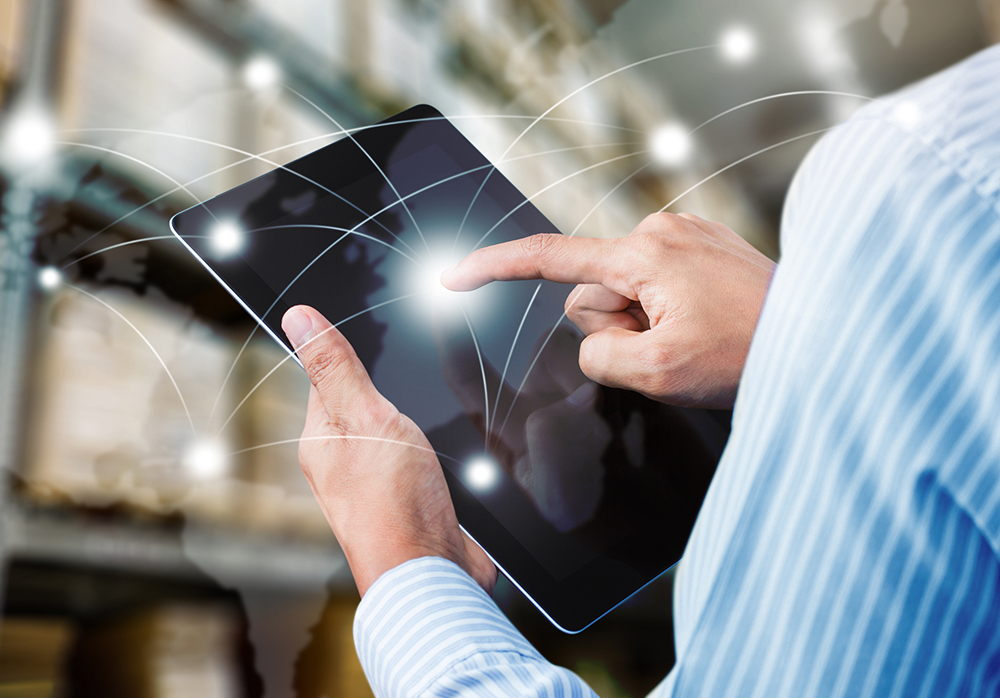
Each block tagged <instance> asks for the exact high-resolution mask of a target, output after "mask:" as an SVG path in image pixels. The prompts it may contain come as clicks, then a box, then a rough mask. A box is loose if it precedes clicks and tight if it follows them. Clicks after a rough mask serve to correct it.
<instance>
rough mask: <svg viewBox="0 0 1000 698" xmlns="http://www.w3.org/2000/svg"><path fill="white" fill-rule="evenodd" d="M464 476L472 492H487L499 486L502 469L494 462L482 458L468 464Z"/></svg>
mask: <svg viewBox="0 0 1000 698" xmlns="http://www.w3.org/2000/svg"><path fill="white" fill-rule="evenodd" d="M463 476H464V477H463V479H464V480H465V484H466V485H468V487H469V489H470V490H472V491H473V492H486V491H488V490H491V489H493V487H494V485H496V484H497V481H498V480H499V479H500V469H499V467H498V466H497V464H496V463H494V462H493V461H492V460H490V459H489V458H486V457H485V456H481V457H479V458H476V459H474V460H471V461H469V462H468V463H466V465H465V471H464V473H463Z"/></svg>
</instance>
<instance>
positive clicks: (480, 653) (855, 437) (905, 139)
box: [355, 48, 1000, 698]
mask: <svg viewBox="0 0 1000 698" xmlns="http://www.w3.org/2000/svg"><path fill="white" fill-rule="evenodd" d="M674 607H675V608H674V617H675V628H674V632H675V644H676V655H677V663H676V665H675V667H674V669H673V670H672V671H671V672H670V674H669V675H668V676H667V677H666V679H665V680H664V681H663V683H661V684H660V686H659V687H657V689H656V690H655V691H654V692H653V694H652V695H654V696H712V697H713V698H732V697H735V696H740V697H743V696H761V697H766V698H775V697H782V696H796V697H798V696H817V695H821V696H850V697H851V698H856V697H858V696H862V697H863V696H879V697H880V698H881V697H892V696H913V697H917V698H919V697H928V698H931V697H932V698H947V697H950V696H956V697H957V696H962V697H965V696H995V695H1000V48H993V49H990V50H988V51H985V52H983V53H980V54H978V55H977V56H974V57H972V58H971V59H969V60H967V61H965V62H964V63H962V64H960V65H958V66H956V67H954V68H952V69H950V70H948V71H946V72H944V73H942V74H940V75H937V76H934V77H932V78H930V79H928V80H926V81H924V82H923V83H921V84H919V85H916V86H914V87H911V88H909V89H907V90H904V91H903V92H901V93H899V94H896V95H893V96H892V97H889V98H886V99H884V100H880V101H879V102H877V103H875V104H873V105H871V106H869V107H867V108H865V109H864V110H862V111H860V112H859V113H858V114H856V115H855V116H854V117H852V118H851V119H850V120H849V121H848V122H846V123H845V124H843V125H841V126H839V127H838V128H837V129H835V130H834V131H833V132H831V133H830V134H828V135H827V136H826V137H825V138H824V139H823V140H822V141H821V142H820V143H819V144H818V145H817V146H816V147H815V148H814V149H813V151H812V152H811V153H810V155H809V157H808V158H807V160H806V162H805V163H804V164H803V166H802V167H801V168H800V171H799V173H798V174H797V175H796V178H795V181H794V182H793V185H792V188H791V190H790V192H789V198H788V201H787V204H786V208H785V216H784V220H783V222H782V262H781V265H780V268H779V269H778V271H777V273H776V275H775V277H774V280H773V282H772V286H771V289H770V292H769V295H768V298H767V302H766V304H765V307H764V311H763V313H762V315H761V318H760V322H759V324H758V326H757V331H756V334H755V336H754V340H753V344H752V347H751V350H750V355H749V357H748V359H747V364H746V368H745V371H744V374H743V379H742V382H741V385H740V390H739V395H738V398H737V403H736V408H735V412H734V417H733V432H732V436H731V438H730V442H729V445H728V446H727V448H726V451H725V453H724V455H723V458H722V461H721V462H720V464H719V468H718V470H717V473H716V475H715V478H714V480H713V481H712V485H711V487H710V489H709V492H708V495H707V498H706V500H705V503H704V506H703V508H702V510H701V513H700V514H699V517H698V521H697V523H696V524H695V529H694V531H693V533H692V535H691V539H690V541H689V543H688V546H687V549H686V551H685V555H684V559H683V561H682V562H681V564H680V568H679V571H678V576H677V584H676V588H675V596H674ZM355 640H356V644H357V649H358V653H359V655H360V657H361V660H362V663H363V665H364V667H365V671H366V672H367V674H368V677H369V679H370V681H371V684H372V686H373V688H374V690H375V692H376V694H377V695H379V696H425V695H433V696H456V695H468V696H473V695H474V696H494V695H495V696H585V695H586V696H589V695H592V694H591V692H590V689H589V688H588V687H587V686H586V685H585V684H584V683H583V682H582V681H581V680H580V679H579V678H577V677H576V676H574V675H573V674H572V673H571V672H569V671H567V670H565V669H562V668H560V667H556V666H553V665H551V664H549V663H547V662H546V661H545V660H544V659H543V658H542V657H541V656H540V655H539V654H538V653H537V652H536V651H535V650H534V649H533V648H532V647H531V646H530V645H529V644H528V643H527V642H526V641H525V640H524V638H523V637H522V636H521V635H520V634H519V633H518V632H517V630H516V629H515V628H514V627H513V626H512V625H511V624H510V623H509V622H508V621H507V619H506V618H505V617H504V616H503V614H502V613H501V612H500V611H499V610H498V609H497V607H496V606H495V605H494V604H493V603H492V601H491V600H490V599H489V597H487V595H486V594H485V593H483V591H482V590H481V589H479V587H478V586H476V584H475V583H474V582H473V581H472V580H471V579H470V578H469V577H468V576H466V575H465V574H464V573H463V572H461V570H459V569H458V568H457V567H456V566H455V565H453V564H451V563H448V562H445V561H443V560H439V559H433V558H424V559H421V560H413V561H410V562H408V563H405V564H403V565H401V566H400V567H397V568H396V569H394V570H392V571H390V572H388V573H387V574H385V575H383V577H382V578H381V579H379V580H378V582H377V583H376V584H375V585H374V586H373V587H372V588H371V589H370V590H369V592H368V594H367V595H366V596H365V598H364V600H363V601H362V603H361V606H360V607H359V609H358V613H357V616H356V619H355Z"/></svg>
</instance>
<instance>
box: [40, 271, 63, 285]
mask: <svg viewBox="0 0 1000 698" xmlns="http://www.w3.org/2000/svg"><path fill="white" fill-rule="evenodd" d="M38 283H39V284H40V285H41V287H42V288H44V289H45V290H46V291H52V290H55V289H56V288H58V287H59V284H61V283H62V272H61V271H59V270H58V269H56V268H55V267H42V268H41V269H40V270H39V271H38Z"/></svg>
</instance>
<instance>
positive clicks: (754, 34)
mask: <svg viewBox="0 0 1000 698" xmlns="http://www.w3.org/2000/svg"><path fill="white" fill-rule="evenodd" d="M998 38H1000V0H948V2H942V1H941V0H801V1H799V0H761V1H759V2H755V3H752V4H751V3H745V2H741V1H740V0H0V118H2V121H0V216H2V218H0V466H2V471H0V475H2V479H0V526H2V533H0V596H2V600H3V616H2V619H0V698H10V697H13V696H19V697H25V698H27V697H29V696H30V697H35V696H52V695H59V696H97V695H99V696H104V697H116V696H138V697H143V696H149V697H153V696H156V697H166V696H169V697H173V696H205V697H215V696H218V697H229V696H232V697H243V696H247V697H251V696H252V697H255V698H256V697H260V696H266V697H267V698H285V697H294V698H319V697H321V696H329V697H330V698H334V697H352V696H366V695H370V690H369V689H368V686H367V683H366V681H365V679H364V675H363V674H362V672H361V668H360V666H359V665H358V662H357V659H356V656H355V654H354V648H353V642H352V636H351V622H352V618H353V612H354V608H355V607H356V605H357V602H358V598H357V593H356V591H355V589H354V587H353V583H352V581H351V579H350V575H349V573H348V570H347V568H346V564H345V562H344V559H343V556H342V554H341V553H340V551H339V549H338V547H337V544H336V541H335V540H334V539H333V537H332V535H331V534H330V532H329V530H328V528H327V525H326V522H325V521H324V519H323V516H322V514H321V513H320V510H319V508H318V506H317V505H316V504H315V502H314V501H313V498H312V495H311V494H310V492H309V489H308V486H307V485H306V482H305V480H304V479H303V477H302V475H301V472H300V470H299V467H298V462H297V456H296V450H297V446H296V444H295V439H296V438H297V437H298V435H299V433H300V432H301V428H302V423H303V417H304V408H305V395H306V389H307V384H306V380H305V377H304V375H303V374H302V372H301V370H300V369H298V368H297V367H295V366H293V365H291V363H290V362H286V363H285V364H283V365H281V366H280V367H278V368H277V369H276V370H275V367H276V366H278V364H279V362H280V361H281V359H282V358H283V356H284V355H283V354H282V352H281V351H280V350H279V349H278V348H277V347H276V346H272V344H273V342H271V341H270V340H268V339H266V338H260V341H257V340H256V339H255V340H254V341H251V342H249V343H248V344H247V345H246V346H245V347H244V342H245V340H246V338H247V336H248V334H249V333H250V331H251V329H252V325H251V323H250V322H248V318H247V316H246V314H245V313H244V312H243V311H242V309H241V308H240V307H239V306H238V305H236V303H235V302H234V301H232V300H231V299H230V298H229V297H228V295H226V293H225V292H224V291H223V290H222V289H221V288H220V287H218V285H217V284H216V283H215V282H214V281H213V280H212V279H211V278H210V277H209V276H208V275H207V273H206V272H204V271H203V270H202V269H201V267H200V266H198V265H197V264H196V263H195V262H194V260H193V259H192V258H190V257H189V255H188V254H187V253H186V252H185V251H184V250H182V249H181V247H180V245H179V244H178V243H177V242H175V241H174V240H173V239H171V238H170V235H169V229H168V226H167V221H168V220H169V218H170V216H171V215H172V214H174V213H176V212H178V211H180V210H182V209H184V208H187V207H188V206H190V205H191V204H192V203H193V202H197V201H199V200H202V199H204V198H208V197H210V196H213V195H215V194H217V193H219V192H221V191H224V190H226V189H228V188H230V187H232V186H234V185H236V184H238V183H240V182H243V181H245V180H247V179H249V178H251V177H253V176H255V175H257V174H260V173H262V172H265V171H267V170H268V169H270V168H272V167H273V166H274V165H275V164H280V163H284V162H287V161H288V160H291V159H293V158H295V157H297V156H299V155H301V154H304V153H306V152H309V151H311V150H314V149H316V148H318V147H320V146H321V145H323V144H325V143H327V142H330V141H331V140H334V139H336V138H337V137H338V132H339V130H340V128H341V126H343V127H347V128H351V127H357V126H362V125H365V124H368V123H371V122H373V121H376V120H378V119H381V118H383V117H384V116H387V115H389V114H391V113H394V112H396V111H399V110H400V109H403V108H406V107H409V106H412V105H413V104H416V103H421V102H427V103H430V104H433V105H434V106H436V107H437V108H439V109H440V110H441V111H442V112H444V113H445V114H446V115H448V116H450V117H452V118H453V119H454V121H455V123H456V125H457V126H458V127H459V128H460V129H461V130H462V131H463V132H465V133H466V135H468V137H469V138H470V139H471V140H472V141H473V142H474V143H475V144H476V145H478V146H479V147H480V148H481V149H482V150H483V151H484V152H485V153H486V155H487V156H488V157H490V158H491V159H493V160H494V161H495V162H498V163H499V165H500V168H501V170H502V171H503V172H504V173H505V174H507V176H508V177H509V178H510V179H511V180H512V181H513V182H514V183H515V184H516V185H517V186H518V187H519V188H520V189H521V190H522V191H524V192H525V193H526V194H528V195H529V196H532V195H536V194H537V196H536V198H534V201H535V203H536V204H537V205H538V206H539V208H540V209H541V210H542V211H543V212H544V213H545V214H546V215H547V216H548V217H549V218H550V219H551V220H552V221H553V222H555V223H556V224H557V225H558V226H559V227H560V228H561V229H562V230H563V231H565V232H570V231H576V230H579V233H578V234H582V235H591V236H605V237H612V236H621V235H626V234H628V232H629V231H630V230H632V228H633V227H634V226H635V225H636V224H637V223H638V222H639V221H640V220H641V219H642V218H643V217H644V216H645V215H646V214H648V213H650V212H653V211H656V210H660V209H661V208H664V207H667V209H668V210H672V211H677V212H679V211H691V212H694V213H698V214H700V215H703V216H705V217H708V218H711V219H714V220H720V221H722V222H724V223H726V224H727V225H729V226H730V227H732V228H733V229H735V230H736V231H737V232H739V233H741V234H742V235H744V236H745V237H746V238H747V239H748V240H750V241H751V242H752V243H753V244H754V245H756V246H758V247H759V248H760V249H762V250H763V251H765V252H766V253H768V254H770V255H772V256H774V257H776V258H777V256H778V254H779V247H778V223H779V220H780V214H781V206H782V202H783V199H784V194H785V191H786V189H787V186H788V183H789V181H790V179H791V177H792V175H793V173H794V171H795V169H796V167H797V165H798V163H799V162H800V161H801V159H802V158H803V157H804V155H805V153H806V152H807V151H808V149H809V147H810V146H811V145H812V144H813V143H814V142H815V141H816V139H817V138H818V137H819V136H820V134H821V132H822V131H823V130H825V129H828V128H830V127H831V126H833V125H835V124H836V123H838V122H839V121H841V120H843V119H844V118H846V117H847V116H849V115H850V114H851V113H852V112H853V111H854V110H855V109H857V108H858V107H860V106H862V105H863V104H865V103H866V101H868V100H869V99H871V98H874V97H876V96H877V95H879V94H881V93H884V92H887V91H890V90H892V89H895V88H897V87H900V86H902V85H904V84H906V83H907V82H910V81H913V80H916V79H919V78H921V77H923V76H925V75H928V74H930V73H932V72H935V71H937V70H939V69H941V68H944V67H946V66H948V65H950V64H952V63H954V62H956V61H958V60H960V59H962V58H963V57H965V56H968V55H970V54H972V53H974V52H975V51H977V50H979V49H980V48H982V47H984V46H986V45H987V44H989V43H990V42H991V41H994V40H997V39H998ZM685 49H693V50H690V51H686V52H683V53H676V52H679V51H682V50H685ZM667 54H674V55H667ZM540 115H544V116H545V118H544V119H542V120H541V121H539V122H538V123H537V125H535V126H533V127H532V128H530V129H529V130H528V131H526V132H525V131H524V129H525V128H526V127H528V126H529V125H530V124H532V122H533V120H534V119H535V117H538V116H540ZM519 136H523V137H520V138H519ZM515 141H516V145H515V147H513V148H510V147H509V146H511V144H512V143H514V142H515ZM272 371H273V373H272ZM181 396H182V397H183V400H182V399H181ZM670 594H671V578H670V576H669V575H665V576H664V577H663V578H661V580H659V581H658V582H657V583H655V584H653V585H652V586H650V587H648V588H647V589H646V590H644V591H643V592H642V594H640V595H639V596H638V597H637V598H635V599H633V600H632V601H630V602H629V603H628V604H627V605H626V606H625V607H623V608H620V609H618V610H617V611H615V612H614V613H612V614H611V615H609V616H608V617H606V618H605V619H603V620H602V621H600V622H599V623H598V624H597V625H595V626H594V627H593V628H592V629H590V630H588V631H587V632H585V633H583V634H582V635H579V636H563V635H561V634H559V633H558V632H556V631H555V630H553V629H551V628H550V627H549V626H548V625H547V623H546V621H544V619H542V618H541V616H539V615H538V614H537V612H535V611H534V610H533V609H532V608H531V607H530V606H529V605H528V604H527V603H526V602H524V600H523V599H521V598H520V597H519V596H518V595H517V593H516V592H515V591H513V590H512V589H511V588H510V587H509V586H505V585H501V586H500V587H499V588H498V591H497V600H498V603H500V605H501V607H502V608H503V609H504V610H505V611H506V612H507V613H508V615H509V616H510V617H511V618H512V619H513V620H514V621H515V623H517V624H518V626H519V627H521V628H522V629H523V631H524V632H525V634H526V635H527V636H528V637H529V639H531V640H532V641H533V642H535V643H536V645H537V646H538V647H539V649H541V650H542V651H543V653H545V654H546V655H547V656H548V657H549V658H550V659H552V660H553V661H556V662H558V663H561V664H563V665H566V666H569V667H571V668H573V669H575V670H577V671H579V672H580V673H581V675H583V676H584V677H585V678H586V679H587V680H588V681H590V682H591V684H592V685H593V686H594V688H595V690H597V691H598V693H599V694H600V695H602V696H603V697H604V698H614V697H617V696H639V695H643V694H644V693H645V692H646V691H648V690H650V689H651V688H652V687H653V685H655V683H656V682H657V681H658V680H659V679H661V678H662V677H663V675H664V674H665V673H666V672H667V671H668V670H669V668H670V665H671V663H672V661H673V650H672V645H671V617H670Z"/></svg>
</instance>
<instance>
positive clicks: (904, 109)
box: [892, 101, 922, 130]
mask: <svg viewBox="0 0 1000 698" xmlns="http://www.w3.org/2000/svg"><path fill="white" fill-rule="evenodd" d="M892 117H893V119H895V121H896V123H898V124H899V125H900V126H902V127H903V128H905V129H910V130H912V129H914V128H916V127H917V126H918V125H919V124H920V120H921V118H922V115H921V113H920V107H919V106H918V105H917V104H916V103H914V102H910V101H906V102H900V103H899V104H898V105H897V106H896V108H895V109H893V112H892Z"/></svg>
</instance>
